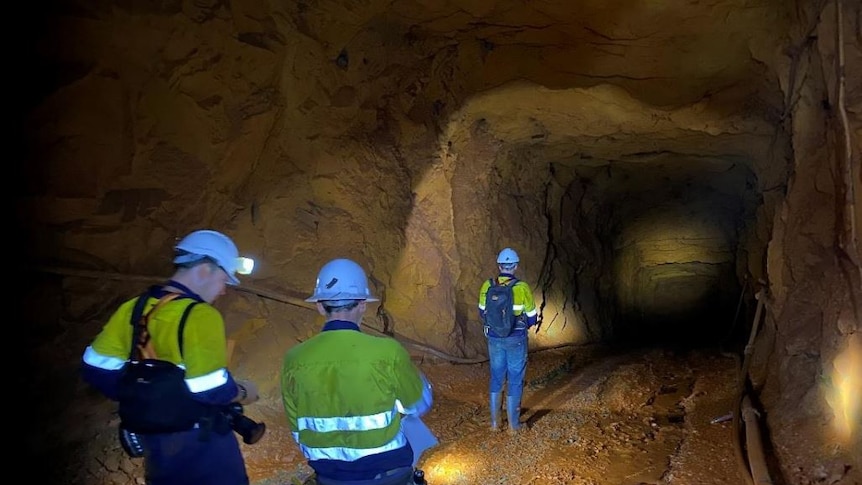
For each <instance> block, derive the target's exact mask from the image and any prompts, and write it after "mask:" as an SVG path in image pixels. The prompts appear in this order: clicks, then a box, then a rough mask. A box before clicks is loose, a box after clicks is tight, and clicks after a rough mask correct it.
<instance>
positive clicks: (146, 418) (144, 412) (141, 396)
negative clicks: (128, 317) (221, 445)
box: [118, 294, 210, 434]
mask: <svg viewBox="0 0 862 485" xmlns="http://www.w3.org/2000/svg"><path fill="white" fill-rule="evenodd" d="M172 295H173V296H172ZM177 296H178V295H177V294H169V295H168V296H166V297H164V298H162V299H161V300H159V302H158V303H157V304H156V306H155V307H153V309H152V310H150V311H149V312H148V313H147V314H143V307H144V306H145V305H146V302H147V300H148V299H149V295H148V294H144V295H142V296H141V297H140V298H138V302H137V303H136V305H135V310H134V311H133V313H132V324H133V325H135V331H134V332H133V334H134V337H133V342H132V355H131V356H130V359H129V361H128V362H126V365H125V366H124V367H123V371H122V375H121V377H120V382H119V392H118V401H119V415H120V427H121V428H123V429H125V430H128V431H131V432H133V433H141V434H149V433H174V432H178V431H187V430H190V429H192V428H194V427H195V425H197V424H198V423H199V421H201V419H202V418H203V417H205V416H206V415H207V414H208V412H209V411H210V410H209V407H208V406H206V405H205V404H202V403H200V402H198V401H195V400H194V399H193V398H192V394H191V391H189V389H188V386H186V382H185V371H184V370H183V369H182V368H181V367H178V366H177V365H175V364H173V363H171V362H168V361H165V360H159V359H158V358H145V356H144V355H143V354H146V353H147V351H144V350H143V348H144V347H145V346H147V344H148V343H149V334H148V333H147V329H146V324H147V322H148V321H149V317H150V315H151V314H153V313H154V312H155V311H156V310H157V309H158V308H159V307H160V306H161V305H162V304H164V303H167V301H170V300H172V299H174V298H176V297H177ZM195 304H197V302H192V303H191V304H189V305H188V306H187V307H186V309H185V312H183V316H182V319H181V320H180V325H179V330H178V338H179V342H180V354H181V355H182V350H183V345H182V335H183V328H184V327H185V323H186V319H187V318H188V315H189V313H190V312H191V309H192V307H194V306H195ZM136 317H137V318H136ZM149 352H152V349H151V348H150V350H149ZM151 357H155V355H154V354H151Z"/></svg>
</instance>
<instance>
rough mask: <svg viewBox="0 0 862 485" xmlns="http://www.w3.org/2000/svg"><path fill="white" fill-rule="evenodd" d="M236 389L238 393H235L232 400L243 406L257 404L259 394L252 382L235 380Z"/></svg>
mask: <svg viewBox="0 0 862 485" xmlns="http://www.w3.org/2000/svg"><path fill="white" fill-rule="evenodd" d="M236 387H237V389H238V391H239V392H237V395H236V398H235V399H234V400H235V401H236V402H238V403H240V404H242V405H243V406H245V405H247V404H251V403H254V402H257V400H258V399H260V392H259V391H258V390H257V385H255V383H254V382H251V381H247V380H244V379H236Z"/></svg>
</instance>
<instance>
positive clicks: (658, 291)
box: [558, 152, 760, 348]
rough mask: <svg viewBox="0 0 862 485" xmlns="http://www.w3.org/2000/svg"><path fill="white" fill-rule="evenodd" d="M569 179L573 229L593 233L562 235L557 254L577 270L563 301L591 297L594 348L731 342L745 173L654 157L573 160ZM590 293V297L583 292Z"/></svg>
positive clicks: (748, 200) (749, 194)
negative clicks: (599, 343) (599, 344)
mask: <svg viewBox="0 0 862 485" xmlns="http://www.w3.org/2000/svg"><path fill="white" fill-rule="evenodd" d="M573 171H574V173H575V174H576V177H577V182H576V184H577V188H576V189H570V190H576V191H577V192H583V193H582V194H581V195H578V196H577V197H568V198H567V199H566V200H569V201H572V202H574V201H578V202H577V203H578V204H579V207H578V208H577V209H573V210H580V211H587V212H590V213H589V214H581V215H580V216H579V217H578V220H579V223H587V224H591V225H592V226H593V227H586V228H580V229H579V230H578V231H577V232H575V233H570V234H568V235H564V236H563V238H562V239H561V241H560V242H559V244H558V245H559V247H560V250H561V251H570V252H571V251H573V249H572V248H579V249H574V251H577V252H578V255H577V256H574V257H572V258H570V259H571V260H578V261H580V268H579V269H577V270H576V271H575V274H576V279H577V280H578V282H577V283H576V285H575V287H574V288H572V289H570V290H568V292H569V293H572V294H573V295H574V296H573V298H574V299H575V300H580V301H581V302H584V301H585V300H586V298H585V297H586V296H588V295H590V294H592V295H593V296H592V297H593V298H594V299H595V303H594V305H593V307H594V308H593V309H592V311H591V313H592V315H585V318H586V319H587V320H593V321H596V322H599V324H598V326H600V327H601V330H600V332H599V333H600V335H601V336H602V339H603V340H605V341H610V342H613V343H615V344H620V345H627V346H630V345H649V346H668V347H675V348H680V347H683V348H696V347H704V346H706V347H708V346H715V345H718V344H720V343H728V339H730V338H733V337H738V335H737V336H734V335H731V334H732V332H733V329H734V328H735V320H736V319H737V318H739V315H738V306H739V305H738V304H739V301H740V296H741V295H740V293H741V291H742V290H743V286H744V285H743V281H744V278H745V275H744V269H745V267H746V266H747V262H746V261H745V258H747V252H746V251H745V250H744V245H745V242H746V240H745V238H746V235H747V231H748V230H750V228H751V226H752V225H753V218H754V214H755V209H756V208H757V206H758V205H759V203H760V202H759V200H760V196H759V194H758V193H757V192H756V191H755V189H754V187H756V183H755V182H756V180H755V176H754V174H753V173H752V171H751V170H750V169H749V165H748V164H747V163H745V161H744V160H739V159H737V158H734V157H718V156H703V155H690V154H682V153H673V152H661V153H648V154H636V155H630V156H626V157H622V159H615V160H591V163H589V164H585V163H583V159H582V160H581V163H580V164H579V165H577V166H575V167H574V168H573ZM565 212H572V210H566V211H565ZM585 234H587V235H589V236H585ZM585 243H586V244H585ZM585 254H587V255H588V256H586V257H584V255H585ZM589 285H594V286H595V288H594V289H592V291H589V290H587V289H585V288H583V287H584V286H589ZM582 308H588V307H586V306H582Z"/></svg>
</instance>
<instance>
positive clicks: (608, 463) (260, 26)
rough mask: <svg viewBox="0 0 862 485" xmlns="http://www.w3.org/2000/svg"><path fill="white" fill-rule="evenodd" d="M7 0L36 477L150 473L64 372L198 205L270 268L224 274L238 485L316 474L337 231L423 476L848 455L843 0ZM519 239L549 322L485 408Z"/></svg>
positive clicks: (853, 178) (23, 394) (601, 477)
mask: <svg viewBox="0 0 862 485" xmlns="http://www.w3.org/2000/svg"><path fill="white" fill-rule="evenodd" d="M11 18H12V19H13V21H14V22H15V23H16V24H18V25H20V26H21V27H22V28H21V30H19V31H18V32H20V34H19V35H20V39H21V42H19V43H18V44H16V47H15V52H14V53H13V64H14V65H15V66H18V67H19V68H18V70H17V71H16V74H15V75H14V76H10V77H11V79H10V82H11V83H12V86H13V88H14V91H13V93H14V94H13V95H12V96H11V98H12V100H11V103H10V106H12V118H13V119H14V120H15V122H14V123H13V129H12V133H11V136H10V137H9V138H10V141H11V142H12V143H11V146H12V151H11V154H12V161H11V163H10V164H9V166H10V167H12V174H11V177H10V179H11V181H12V184H13V185H14V187H13V188H14V194H15V195H14V199H13V200H14V202H15V226H14V227H13V230H12V231H10V232H12V233H13V234H15V236H14V237H13V251H14V253H13V254H14V255H15V257H14V258H13V264H12V268H13V270H14V274H15V279H16V282H15V283H14V284H13V286H14V288H15V290H14V291H13V292H12V293H10V295H9V299H8V300H9V304H10V305H11V306H12V307H13V309H12V312H11V314H12V315H13V317H14V319H13V321H11V322H10V327H11V326H12V325H14V326H15V328H14V330H10V335H15V339H18V338H21V339H22V341H20V342H18V341H17V340H16V342H15V343H14V344H11V343H10V346H11V347H12V348H13V349H14V351H13V355H14V360H13V361H12V362H14V363H15V364H18V365H16V369H14V370H13V371H12V373H13V375H14V377H13V379H12V382H11V383H10V386H9V387H10V388H12V389H13V390H14V392H13V394H14V395H15V396H16V400H15V401H14V404H15V405H16V406H17V412H16V414H15V415H14V416H12V417H11V418H10V419H12V420H14V421H15V423H16V427H15V428H14V430H15V434H14V436H15V437H16V438H18V439H20V440H22V441H24V451H23V453H18V452H17V450H16V452H15V455H13V456H15V457H16V458H18V457H20V458H21V460H22V463H35V464H36V466H35V467H31V468H30V469H28V470H24V471H22V473H25V474H26V475H28V476H29V479H28V481H30V482H32V483H44V484H48V483H63V484H86V485H103V484H121V485H124V484H137V483H144V481H143V467H142V464H141V462H140V461H139V460H137V459H131V458H129V457H127V456H126V455H125V454H124V453H123V451H122V449H121V448H120V445H119V443H118V442H117V436H116V430H117V424H118V418H117V414H116V404H115V403H113V402H112V401H109V400H107V399H105V398H103V397H101V396H100V395H98V394H97V393H95V392H94V390H93V389H90V388H88V387H87V386H86V385H85V384H84V383H83V382H82V381H81V379H80V377H79V375H78V365H79V362H80V359H81V355H82V352H83V351H84V349H85V347H86V346H87V345H88V343H89V342H90V341H91V340H92V339H93V337H94V336H95V335H96V334H97V333H98V332H99V330H100V329H101V327H102V325H104V323H105V321H106V320H107V318H108V317H109V316H110V315H111V313H112V312H113V311H114V309H115V308H116V307H117V305H119V304H120V303H121V302H123V301H125V300H126V299H128V298H131V297H133V296H135V295H137V294H138V293H139V292H140V291H141V290H142V289H143V288H144V287H146V286H147V285H150V284H154V283H158V282H160V281H163V280H164V279H165V278H166V277H167V276H168V275H170V274H171V270H172V268H171V264H170V256H171V254H172V247H173V245H174V243H175V242H176V241H177V238H179V237H182V236H183V235H184V234H186V233H188V232H189V231H191V230H194V229H200V228H213V229H217V230H220V231H223V232H225V233H227V234H229V235H230V236H231V237H233V238H234V239H235V240H236V242H237V244H238V245H239V247H240V252H241V253H243V254H244V255H247V256H250V257H253V258H254V259H255V260H256V261H257V263H258V264H257V267H256V269H255V271H254V273H253V274H251V275H249V276H247V277H243V279H242V284H241V285H240V286H238V287H236V288H235V289H233V290H230V291H229V292H228V293H227V294H226V295H225V296H224V297H222V298H221V299H219V300H218V301H217V302H216V307H217V308H218V309H219V310H220V311H221V312H222V314H223V316H224V320H225V325H226V337H227V341H228V346H229V355H230V362H229V365H230V368H231V372H232V373H234V374H236V375H238V376H241V377H244V378H248V379H252V380H254V381H255V382H257V383H258V385H259V387H260V389H261V394H262V398H261V400H260V401H259V402H258V403H255V404H254V405H252V406H249V407H248V409H247V410H246V411H247V414H248V415H249V416H250V417H252V418H254V419H256V420H260V421H263V422H266V424H267V432H266V435H265V436H264V438H263V439H262V440H261V441H260V442H259V443H257V444H254V445H243V454H244V456H245V459H246V464H247V468H248V473H249V477H250V480H251V483H252V484H254V485H275V484H286V483H297V482H298V481H300V482H301V481H302V480H304V479H305V478H307V477H308V475H309V469H308V467H307V465H306V464H305V463H304V461H303V459H302V456H301V454H300V453H299V450H298V449H297V447H296V445H295V443H294V442H293V440H292V438H291V436H290V430H289V429H288V427H287V424H286V422H285V419H284V413H283V409H282V404H281V397H280V389H279V382H278V371H279V366H280V362H281V359H282V356H283V355H284V353H285V351H286V350H287V349H289V348H290V347H292V346H293V345H295V344H296V343H298V342H301V341H304V340H306V339H308V338H309V337H311V336H313V335H315V334H316V333H317V332H318V331H319V330H320V324H321V320H320V317H319V316H318V315H317V313H316V312H315V311H313V308H312V307H310V306H309V305H308V304H307V303H305V302H304V301H303V299H304V298H306V297H307V296H308V295H309V294H310V291H311V289H312V287H313V285H314V281H315V277H316V274H317V271H318V269H319V267H320V265H321V264H323V263H324V262H326V261H328V260H329V259H332V258H335V257H349V258H352V259H355V260H356V261H358V262H360V264H362V265H363V266H364V267H365V269H366V271H367V272H368V274H369V279H370V283H371V290H372V291H373V292H374V293H375V294H377V295H378V296H379V297H380V302H379V304H375V305H374V306H372V307H371V309H370V311H369V312H368V313H367V314H366V316H365V320H364V322H363V323H364V331H367V332H370V333H372V334H375V335H380V336H386V337H387V338H396V339H398V340H399V341H400V342H402V344H403V345H404V346H405V347H406V348H407V349H408V350H409V351H410V353H411V356H412V357H413V358H414V359H415V362H416V363H417V365H419V366H420V368H421V369H422V370H423V372H425V373H426V374H427V375H428V376H429V378H430V379H431V380H432V382H433V384H434V387H435V405H434V408H433V409H432V411H431V412H430V413H429V415H428V416H427V418H426V421H427V423H428V425H429V427H430V428H431V429H432V431H434V432H435V433H436V434H437V436H438V438H439V439H440V444H439V445H438V446H437V447H435V448H433V449H431V450H429V451H427V452H426V454H425V455H423V461H422V463H421V467H422V468H423V469H424V470H425V471H426V476H427V477H428V479H429V483H432V484H434V485H439V484H452V485H455V484H475V483H512V484H525V485H526V484H561V483H566V484H584V485H610V484H620V485H631V484H646V483H650V484H658V483H672V484H684V485H701V484H740V483H743V484H745V483H754V482H755V481H758V480H761V482H762V479H764V477H765V476H767V477H768V479H769V480H771V483H775V484H787V485H814V484H818V485H819V484H824V485H825V484H839V485H851V484H859V483H862V463H860V457H862V452H860V450H862V441H860V433H862V430H860V420H862V410H860V401H862V375H860V369H862V342H860V336H859V324H860V308H862V289H860V281H862V273H860V267H861V266H862V262H860V261H862V255H860V252H859V236H860V227H862V220H860V205H862V195H860V194H862V188H860V186H861V185H862V181H860V169H859V167H860V142H859V140H860V134H862V119H860V117H862V47H860V44H862V34H860V32H862V30H860V25H862V6H860V4H859V3H858V2H848V1H843V0H828V1H802V0H796V1H784V0H760V1H747V0H727V1H721V2H697V1H696V2H686V3H684V4H683V3H680V2H662V1H653V2H644V1H635V0H623V1H613V2H612V1H603V0H586V1H563V0H553V1H545V2H521V1H514V0H470V1H459V2H446V1H431V0H428V1H403V2H384V1H381V0H364V1H361V2H356V1H345V0H323V1H316V2H311V1H299V2H263V1H258V0H241V1H232V2H224V1H220V0H210V1H188V0H183V1H179V0H164V1H159V2H141V1H131V0H125V1H116V2H84V1H76V0H69V1H62V2H49V3H48V4H40V5H39V7H38V8H37V7H36V6H34V5H19V6H16V7H15V11H14V14H13V15H12V16H11ZM507 246H511V247H514V248H516V249H517V250H518V252H519V254H520V255H521V265H520V268H521V269H520V270H519V271H520V272H521V273H520V277H521V278H523V279H524V280H525V281H528V282H529V283H530V285H531V286H532V288H533V292H534V298H535V299H536V302H537V304H538V305H539V308H540V316H541V322H542V324H541V326H540V327H539V331H538V332H533V333H531V334H530V336H529V346H530V358H529V365H528V371H527V377H526V383H525V396H524V399H523V402H522V408H523V409H522V419H523V420H524V421H525V424H526V428H527V429H526V431H525V432H523V433H519V434H517V435H509V434H507V433H492V432H491V431H490V430H489V429H488V409H487V407H488V406H487V399H488V366H487V346H486V341H485V337H484V336H483V333H482V328H481V325H480V324H479V322H478V320H477V316H476V306H477V300H476V299H477V292H478V289H479V285H481V283H482V281H483V280H484V279H486V278H489V277H491V276H493V275H494V273H495V271H496V267H495V264H494V258H495V255H496V254H497V252H498V251H499V250H500V249H501V248H503V247H507ZM19 278H20V281H21V282H22V283H18V280H19ZM21 323H23V325H20V324H21ZM22 398H23V399H24V400H23V401H22V400H21V399H22ZM10 400H12V398H10ZM24 460H27V461H26V462H25V461H24Z"/></svg>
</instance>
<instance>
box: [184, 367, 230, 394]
mask: <svg viewBox="0 0 862 485" xmlns="http://www.w3.org/2000/svg"><path fill="white" fill-rule="evenodd" d="M225 383H227V369H225V368H224V367H222V368H221V369H217V370H215V371H213V372H210V373H209V374H205V375H202V376H200V377H195V378H192V379H186V386H188V388H189V390H190V391H192V392H193V393H198V392H204V391H209V390H210V389H215V388H216V387H218V386H222V385H224V384H225Z"/></svg>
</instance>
